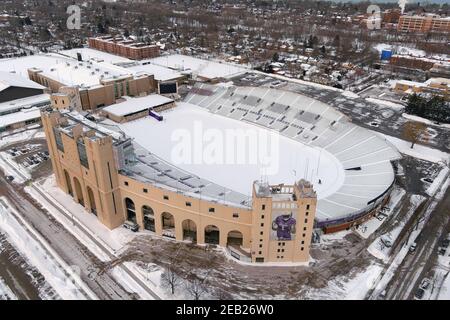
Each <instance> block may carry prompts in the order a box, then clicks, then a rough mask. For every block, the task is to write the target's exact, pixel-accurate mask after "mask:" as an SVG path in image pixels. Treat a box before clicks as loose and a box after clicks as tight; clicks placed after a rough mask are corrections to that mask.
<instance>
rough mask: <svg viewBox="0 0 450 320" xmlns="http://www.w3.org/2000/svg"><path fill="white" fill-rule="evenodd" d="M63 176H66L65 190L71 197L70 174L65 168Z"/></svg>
mask: <svg viewBox="0 0 450 320" xmlns="http://www.w3.org/2000/svg"><path fill="white" fill-rule="evenodd" d="M64 177H65V178H66V185H67V192H68V193H69V194H70V195H71V196H72V197H73V189H72V183H70V176H69V173H68V172H67V170H64Z"/></svg>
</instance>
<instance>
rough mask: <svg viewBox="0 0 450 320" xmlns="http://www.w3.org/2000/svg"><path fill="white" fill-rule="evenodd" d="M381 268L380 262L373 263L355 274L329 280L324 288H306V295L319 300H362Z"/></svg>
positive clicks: (373, 284)
mask: <svg viewBox="0 0 450 320" xmlns="http://www.w3.org/2000/svg"><path fill="white" fill-rule="evenodd" d="M382 270H383V267H382V266H381V265H380V264H377V263H373V264H371V265H370V266H369V267H368V268H367V269H365V270H364V271H361V272H359V273H357V274H352V275H347V276H341V277H338V278H335V279H331V280H329V281H328V285H327V286H326V287H325V288H322V289H310V290H308V293H307V297H308V298H309V299H320V300H362V299H364V298H365V296H366V295H367V292H369V290H371V289H373V287H374V286H375V284H376V280H377V278H378V277H379V276H380V274H381V271H382Z"/></svg>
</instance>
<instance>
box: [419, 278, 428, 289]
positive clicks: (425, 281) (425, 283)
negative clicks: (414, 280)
mask: <svg viewBox="0 0 450 320" xmlns="http://www.w3.org/2000/svg"><path fill="white" fill-rule="evenodd" d="M430 284H431V280H430V279H428V278H423V280H422V282H421V283H420V288H422V289H423V290H427V289H428V287H429V286H430Z"/></svg>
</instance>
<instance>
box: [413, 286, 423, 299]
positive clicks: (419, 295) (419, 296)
mask: <svg viewBox="0 0 450 320" xmlns="http://www.w3.org/2000/svg"><path fill="white" fill-rule="evenodd" d="M424 294H425V290H423V289H422V288H419V289H417V291H416V293H415V294H414V297H415V298H416V299H418V300H420V299H422V298H423V296H424Z"/></svg>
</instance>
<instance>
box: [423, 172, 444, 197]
mask: <svg viewBox="0 0 450 320" xmlns="http://www.w3.org/2000/svg"><path fill="white" fill-rule="evenodd" d="M449 173H450V169H449V168H448V167H444V168H443V169H442V170H441V171H440V172H439V174H438V176H437V177H436V178H435V179H434V180H433V183H431V184H430V186H429V187H428V188H427V190H426V193H427V194H428V195H430V196H434V195H435V194H436V192H437V191H438V190H439V188H440V186H441V185H442V184H443V183H444V181H445V179H447V177H448V175H449Z"/></svg>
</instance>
